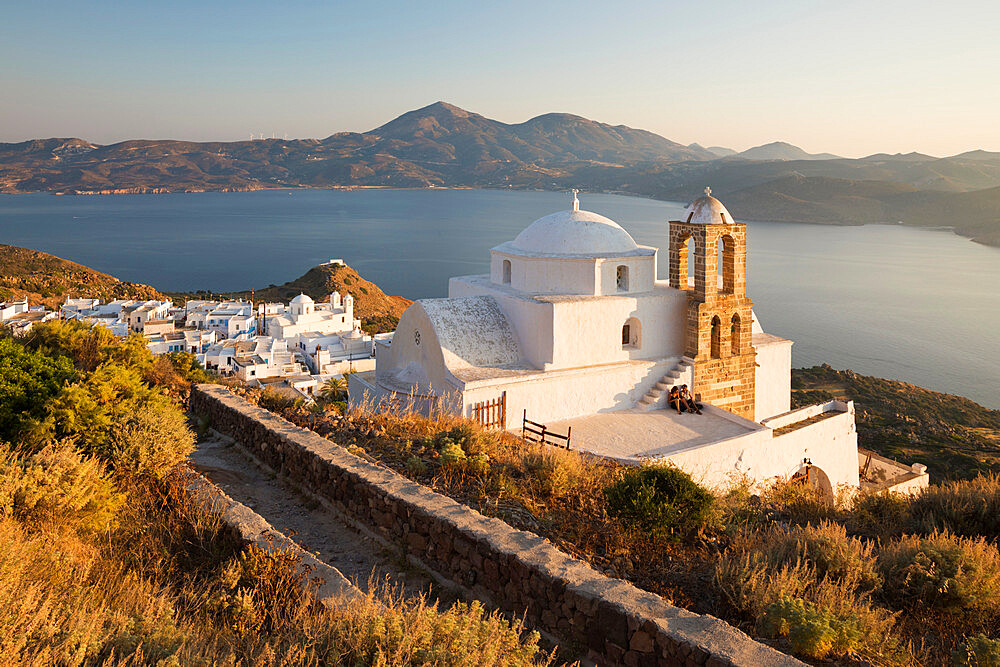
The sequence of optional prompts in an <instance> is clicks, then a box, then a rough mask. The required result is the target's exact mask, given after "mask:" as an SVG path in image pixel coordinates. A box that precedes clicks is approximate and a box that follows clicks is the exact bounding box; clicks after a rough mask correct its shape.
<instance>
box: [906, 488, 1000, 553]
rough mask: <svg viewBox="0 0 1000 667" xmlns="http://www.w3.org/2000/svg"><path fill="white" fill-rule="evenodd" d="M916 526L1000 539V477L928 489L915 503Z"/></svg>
mask: <svg viewBox="0 0 1000 667" xmlns="http://www.w3.org/2000/svg"><path fill="white" fill-rule="evenodd" d="M911 513H912V515H913V520H914V523H915V524H916V526H917V527H919V528H920V529H921V530H923V531H926V532H933V531H948V532H949V533H952V534H954V535H964V536H966V537H975V536H977V535H981V536H983V537H986V538H988V539H991V540H996V539H998V538H1000V477H998V476H997V475H996V474H992V475H981V476H979V477H976V478H975V479H970V480H961V481H956V482H948V483H946V484H939V485H935V486H931V487H928V488H926V489H924V491H923V492H921V493H920V494H919V495H918V496H916V497H915V498H914V499H913V500H912V503H911Z"/></svg>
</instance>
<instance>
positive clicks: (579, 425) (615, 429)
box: [546, 409, 753, 463]
mask: <svg viewBox="0 0 1000 667" xmlns="http://www.w3.org/2000/svg"><path fill="white" fill-rule="evenodd" d="M546 426H548V428H549V430H551V431H554V432H556V433H566V430H567V429H568V428H569V427H573V434H572V441H571V447H572V448H573V449H577V450H582V451H586V452H590V453H591V454H598V455H600V456H606V457H608V458H613V459H617V460H619V461H622V462H624V463H640V462H642V460H643V459H648V458H655V457H659V456H666V455H669V454H672V453H674V452H678V451H680V450H682V449H686V448H688V447H691V446H694V445H705V444H710V443H713V442H717V441H719V440H724V439H726V438H732V437H735V436H740V435H745V434H747V433H752V432H753V429H752V428H750V427H749V426H748V425H743V424H740V423H738V422H736V421H733V420H731V419H727V418H726V417H722V416H719V415H717V414H711V413H710V412H709V410H704V411H702V414H700V415H699V414H691V413H684V414H677V412H676V411H675V410H666V409H659V410H650V411H648V412H647V411H643V410H639V409H632V410H622V411H619V412H604V413H600V414H596V415H589V416H586V417H576V418H575V419H565V420H562V421H558V422H551V423H549V424H546Z"/></svg>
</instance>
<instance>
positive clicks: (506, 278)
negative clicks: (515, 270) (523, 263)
mask: <svg viewBox="0 0 1000 667" xmlns="http://www.w3.org/2000/svg"><path fill="white" fill-rule="evenodd" d="M503 284H504V285H509V284H510V260H509V259H505V260H504V261H503Z"/></svg>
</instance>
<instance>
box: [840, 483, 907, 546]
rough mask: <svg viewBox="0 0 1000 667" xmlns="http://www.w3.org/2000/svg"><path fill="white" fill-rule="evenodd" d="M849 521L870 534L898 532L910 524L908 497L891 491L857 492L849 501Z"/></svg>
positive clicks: (881, 534)
mask: <svg viewBox="0 0 1000 667" xmlns="http://www.w3.org/2000/svg"><path fill="white" fill-rule="evenodd" d="M850 521H851V524H852V526H853V527H854V528H855V529H856V530H860V531H865V532H866V533H868V534H871V535H878V536H886V535H893V534H899V533H901V532H903V531H904V530H906V527H907V526H908V525H909V524H910V498H909V497H908V496H904V495H902V494H899V493H893V492H891V491H880V492H877V493H859V494H858V495H857V496H855V497H854V499H853V500H852V502H851V514H850Z"/></svg>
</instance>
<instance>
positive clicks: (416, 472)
mask: <svg viewBox="0 0 1000 667" xmlns="http://www.w3.org/2000/svg"><path fill="white" fill-rule="evenodd" d="M406 472H408V473H410V474H411V475H413V476H414V477H419V476H421V475H423V474H425V473H426V472H427V464H426V463H425V462H424V460H423V459H422V458H420V457H419V456H411V457H410V458H408V459H406Z"/></svg>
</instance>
